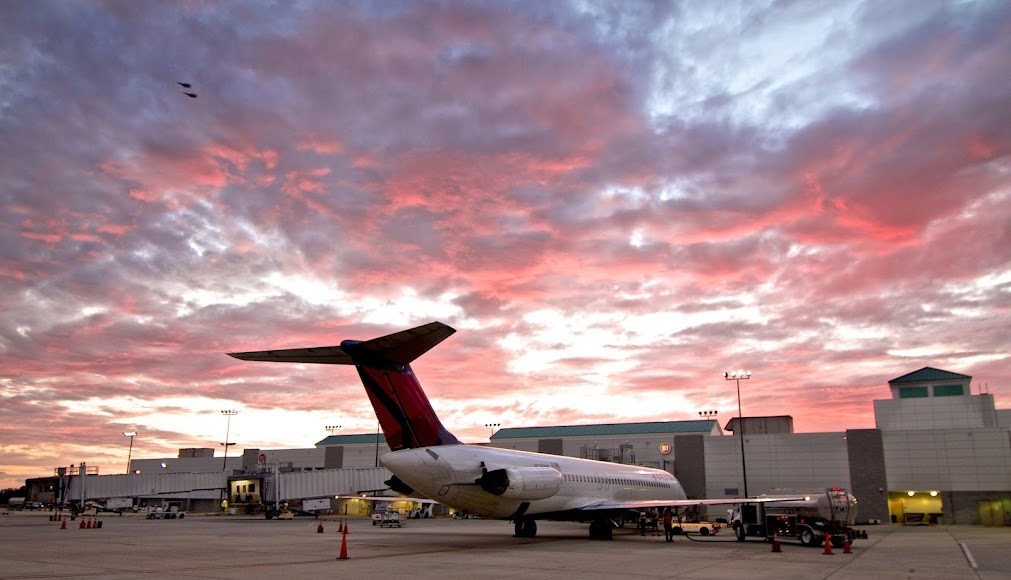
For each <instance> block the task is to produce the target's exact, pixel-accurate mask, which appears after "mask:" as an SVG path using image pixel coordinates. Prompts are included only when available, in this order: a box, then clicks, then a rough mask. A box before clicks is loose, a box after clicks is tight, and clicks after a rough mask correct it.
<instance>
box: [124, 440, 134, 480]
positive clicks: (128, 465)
mask: <svg viewBox="0 0 1011 580" xmlns="http://www.w3.org/2000/svg"><path fill="white" fill-rule="evenodd" d="M123 436H124V437H129V438H130V451H129V452H128V453H127V454H126V472H127V473H128V474H129V473H130V460H131V459H133V438H134V437H136V436H137V432H136V431H124V432H123Z"/></svg>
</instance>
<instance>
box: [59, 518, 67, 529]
mask: <svg viewBox="0 0 1011 580" xmlns="http://www.w3.org/2000/svg"><path fill="white" fill-rule="evenodd" d="M60 529H61V530H65V529H67V520H63V523H61V524H60Z"/></svg>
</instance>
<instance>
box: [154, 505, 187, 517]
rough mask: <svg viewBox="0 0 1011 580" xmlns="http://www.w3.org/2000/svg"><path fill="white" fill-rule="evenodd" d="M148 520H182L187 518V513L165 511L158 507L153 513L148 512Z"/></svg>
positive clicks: (172, 510)
mask: <svg viewBox="0 0 1011 580" xmlns="http://www.w3.org/2000/svg"><path fill="white" fill-rule="evenodd" d="M146 517H147V519H149V520H174V519H176V518H179V519H182V518H185V517H186V512H179V511H175V510H174V509H171V510H169V511H165V508H163V507H161V506H157V507H155V508H154V509H152V510H151V511H149V512H147V516H146Z"/></svg>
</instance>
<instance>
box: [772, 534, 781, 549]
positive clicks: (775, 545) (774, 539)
mask: <svg viewBox="0 0 1011 580" xmlns="http://www.w3.org/2000/svg"><path fill="white" fill-rule="evenodd" d="M772 551H773V552H782V551H783V549H782V548H781V547H780V545H779V536H772Z"/></svg>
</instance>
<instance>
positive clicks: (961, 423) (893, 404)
mask: <svg viewBox="0 0 1011 580" xmlns="http://www.w3.org/2000/svg"><path fill="white" fill-rule="evenodd" d="M874 422H875V425H876V426H877V428H878V429H882V430H887V431H896V430H908V429H963V428H977V427H996V426H997V412H996V410H995V408H994V400H993V395H990V394H986V395H971V396H960V397H925V398H922V399H881V400H876V401H874Z"/></svg>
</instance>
